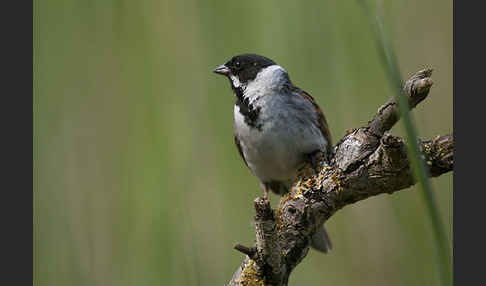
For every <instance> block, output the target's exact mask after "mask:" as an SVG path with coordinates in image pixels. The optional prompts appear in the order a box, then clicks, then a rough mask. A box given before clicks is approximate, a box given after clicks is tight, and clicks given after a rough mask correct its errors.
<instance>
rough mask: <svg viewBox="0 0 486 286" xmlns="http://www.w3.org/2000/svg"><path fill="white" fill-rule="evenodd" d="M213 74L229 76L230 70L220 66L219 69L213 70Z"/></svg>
mask: <svg viewBox="0 0 486 286" xmlns="http://www.w3.org/2000/svg"><path fill="white" fill-rule="evenodd" d="M213 72H215V73H218V74H222V75H229V74H230V73H231V70H230V69H229V68H228V67H227V66H225V65H220V66H219V67H217V68H215V69H214V70H213Z"/></svg>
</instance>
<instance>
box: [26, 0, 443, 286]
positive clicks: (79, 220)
mask: <svg viewBox="0 0 486 286" xmlns="http://www.w3.org/2000/svg"><path fill="white" fill-rule="evenodd" d="M34 7H35V11H34V23H35V26H34V71H35V73H34V87H35V90H34V103H35V104H34V116H35V117H34V118H35V122H34V124H35V130H34V145H35V146H34V153H35V157H34V167H35V170H34V174H35V176H34V183H35V184H34V222H35V223H34V285H160V284H163V285H214V284H217V285H221V284H224V283H225V282H227V281H228V280H229V279H230V278H231V276H232V274H233V272H234V271H235V270H236V268H237V267H238V265H239V263H240V262H241V259H242V257H241V255H240V254H239V253H237V252H236V251H234V250H232V247H233V245H234V244H235V243H237V242H241V243H245V242H246V243H249V242H251V241H253V239H254V231H253V227H252V225H251V221H252V217H253V209H252V201H253V199H254V198H255V197H256V196H258V195H260V194H261V190H260V188H259V186H258V183H257V181H256V179H255V178H253V177H252V175H251V174H250V172H249V171H248V170H247V169H246V167H245V166H244V164H243V163H242V161H241V159H240V158H239V155H238V154H237V151H236V148H235V147H234V144H233V138H232V111H233V108H232V105H233V103H234V98H233V97H232V95H231V91H230V88H229V85H228V83H227V81H225V80H223V79H221V78H219V77H217V76H215V75H213V74H212V73H211V70H212V69H213V68H214V67H215V66H216V65H219V64H221V63H223V62H224V61H226V60H227V59H229V58H230V57H231V56H233V55H235V54H238V53H243V52H255V53H260V54H263V55H266V56H268V57H270V58H272V59H274V60H275V61H276V62H278V63H279V64H281V65H282V66H284V67H285V68H286V69H287V70H288V71H289V73H290V76H291V78H292V80H293V81H294V83H296V84H297V85H298V86H299V87H301V88H303V89H305V90H307V91H308V92H309V93H311V94H312V95H313V96H314V97H315V98H316V100H317V102H318V103H319V104H320V105H321V107H322V108H323V109H324V112H325V113H326V117H327V119H328V121H329V124H330V127H331V132H332V133H333V137H334V138H335V139H334V140H335V141H337V140H338V139H339V138H340V137H341V136H342V135H343V134H344V132H345V130H346V129H349V128H353V127H358V126H361V125H363V124H365V123H366V122H367V121H368V120H369V119H371V117H372V115H373V114H374V112H376V110H377V109H378V107H379V106H380V105H381V104H383V103H384V102H385V101H386V100H387V99H388V98H389V97H390V96H392V94H393V93H392V92H393V91H392V89H391V88H390V87H389V85H388V84H387V77H386V75H385V74H384V72H383V70H382V67H381V66H380V60H379V57H378V54H377V52H376V48H375V42H374V38H373V37H374V36H373V31H372V30H371V29H370V28H369V25H368V24H367V19H366V17H365V16H364V15H363V13H362V11H361V10H360V7H359V6H358V5H357V4H356V2H355V1H338V2H336V1H314V2H309V1H307V2H296V1H276V0H273V1H264V2H262V1H246V2H244V3H243V2H233V1H205V2H202V1H139V2H129V1H93V0H89V1H87V0H84V1H81V0H77V1H74V0H69V1H60V0H46V1H43V2H39V1H34ZM417 7H420V9H419V8H417ZM383 14H384V17H385V19H384V23H385V25H387V30H388V31H390V32H392V33H393V37H392V39H393V41H394V42H393V46H394V47H396V54H397V57H398V61H399V64H400V66H401V67H402V71H403V76H404V77H408V76H410V75H412V74H413V73H414V72H416V71H417V70H419V69H422V68H424V67H431V68H434V76H433V79H434V82H435V85H434V87H433V88H432V90H431V95H430V97H429V98H428V99H427V100H426V101H425V102H423V103H422V104H420V105H419V106H418V107H417V109H416V110H414V111H413V112H414V118H415V122H416V124H417V126H419V128H418V130H419V136H420V137H424V138H431V137H434V136H435V135H438V134H445V133H450V132H452V131H453V130H452V108H453V106H452V1H447V2H443V1H429V2H426V3H423V2H419V1H416V0H413V1H384V11H383ZM393 133H394V134H396V135H401V136H403V135H404V134H405V132H404V130H403V128H402V127H401V126H397V127H396V128H395V129H394V130H393ZM431 183H432V185H433V189H434V190H435V191H436V197H437V201H438V205H439V209H440V210H439V211H440V215H441V219H442V221H443V222H444V223H445V224H446V234H447V236H448V241H449V242H450V247H452V175H451V174H447V175H445V176H442V177H440V178H437V179H433V180H432V181H431ZM273 200H274V201H276V200H277V198H275V197H274V198H273ZM327 228H328V230H329V232H330V234H331V235H332V238H333V241H334V245H335V247H334V250H333V252H332V253H331V254H329V255H321V254H319V253H315V252H312V251H311V252H310V253H309V255H308V258H307V259H305V260H304V262H303V263H302V264H301V265H299V266H298V267H297V269H296V270H295V272H294V274H293V276H292V277H291V281H290V284H291V285H321V284H324V283H326V284H333V285H357V284H359V285H390V284H393V285H439V280H438V279H437V277H436V275H432V274H431V273H434V271H435V269H436V261H435V259H434V249H433V248H431V247H430V245H432V244H433V236H432V230H431V229H430V224H429V222H428V219H427V212H426V207H425V205H424V203H423V202H422V198H421V196H420V193H419V192H415V191H404V192H399V193H397V194H394V195H392V196H379V197H376V198H373V199H370V200H366V201H363V202H361V203H359V204H356V205H353V206H350V207H347V208H345V209H343V210H342V211H340V212H338V213H337V214H336V215H334V216H333V217H332V218H331V220H330V221H329V222H328V223H327Z"/></svg>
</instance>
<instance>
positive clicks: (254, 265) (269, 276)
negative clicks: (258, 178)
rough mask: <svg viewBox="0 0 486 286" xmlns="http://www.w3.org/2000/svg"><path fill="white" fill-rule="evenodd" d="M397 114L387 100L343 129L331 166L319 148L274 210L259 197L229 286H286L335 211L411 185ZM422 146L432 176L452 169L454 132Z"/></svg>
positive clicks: (423, 87)
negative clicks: (251, 239)
mask: <svg viewBox="0 0 486 286" xmlns="http://www.w3.org/2000/svg"><path fill="white" fill-rule="evenodd" d="M431 74H432V70H430V69H426V70H422V71H419V72H417V73H416V74H415V75H413V76H412V77H411V78H410V79H409V80H408V81H407V82H406V83H405V84H404V88H403V91H404V95H405V96H407V98H408V102H409V106H410V108H411V109H412V108H414V107H415V106H416V105H417V104H418V103H420V102H421V101H423V100H424V99H425V98H426V97H427V95H428V93H429V90H430V87H431V86H432V80H431V79H430V76H431ZM398 120H399V112H398V106H397V103H396V101H395V100H394V99H391V100H389V101H388V102H387V103H386V104H385V105H383V106H382V107H380V108H379V110H378V112H377V114H376V115H375V116H374V117H373V119H372V120H371V121H370V122H369V123H368V125H367V126H364V127H361V128H357V129H354V130H352V131H350V132H348V134H347V135H345V136H344V137H343V138H342V139H341V140H340V141H339V142H338V143H337V145H336V146H335V147H334V156H333V158H332V160H331V162H330V163H329V164H323V163H322V154H318V155H317V156H318V158H317V159H318V160H319V162H321V164H320V166H321V168H320V170H319V171H318V172H316V171H315V170H314V169H313V168H311V167H310V166H305V167H303V168H302V169H301V170H300V172H299V176H298V180H297V181H296V182H295V183H294V188H293V189H292V191H291V192H290V193H289V194H287V195H285V196H284V197H282V199H281V200H280V204H279V206H278V208H277V210H276V211H275V212H274V211H273V210H272V209H271V207H270V204H269V202H268V201H264V200H263V199H261V198H257V199H256V200H255V202H254V207H255V211H256V215H255V230H256V244H255V246H252V247H246V246H243V245H237V246H235V249H237V250H239V251H240V252H242V253H244V254H246V257H245V259H244V261H243V263H242V264H241V265H240V267H239V268H238V269H237V271H236V272H235V273H234V275H233V278H232V279H231V281H230V282H229V283H228V285H287V283H288V279H289V276H290V274H291V272H292V270H293V269H294V268H295V267H296V266H297V265H298V264H299V263H300V262H301V261H302V259H304V258H305V256H306V255H307V252H308V251H309V243H310V237H311V236H312V234H313V233H314V232H315V231H316V230H317V229H318V227H320V226H321V225H322V224H323V223H324V222H325V221H326V220H327V219H329V218H330V217H331V216H332V215H333V214H334V213H335V212H336V211H338V210H339V209H341V208H343V207H344V206H346V205H349V204H353V203H356V202H358V201H360V200H364V199H366V198H369V197H372V196H376V195H379V194H383V193H388V194H392V193H394V192H396V191H399V190H403V189H406V188H408V187H410V186H412V185H414V184H415V179H414V178H413V175H412V170H411V167H410V162H409V160H408V157H407V148H406V145H405V142H404V140H403V139H401V138H399V137H396V136H392V135H390V134H389V133H388V131H389V130H390V129H391V128H392V127H393V125H394V124H395V123H396V122H397V121H398ZM420 147H421V151H422V154H423V158H424V160H425V162H426V164H427V166H428V168H429V174H430V176H431V177H436V176H440V175H441V174H443V173H446V172H449V171H452V169H453V163H454V161H453V154H454V152H453V148H454V139H453V136H452V135H445V136H438V137H436V138H435V139H432V140H426V141H420Z"/></svg>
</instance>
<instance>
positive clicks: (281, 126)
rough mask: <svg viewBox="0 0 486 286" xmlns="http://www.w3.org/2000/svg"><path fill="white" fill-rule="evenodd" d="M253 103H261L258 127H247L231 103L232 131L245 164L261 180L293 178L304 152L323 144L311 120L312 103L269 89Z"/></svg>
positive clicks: (323, 146)
mask: <svg viewBox="0 0 486 286" xmlns="http://www.w3.org/2000/svg"><path fill="white" fill-rule="evenodd" d="M254 105H256V106H258V107H261V110H260V114H259V117H258V118H259V119H258V120H259V123H261V124H262V129H261V131H260V130H258V129H256V128H251V127H249V126H248V125H247V124H246V123H245V120H244V117H243V115H242V114H241V113H240V111H239V107H238V106H237V105H235V107H234V128H235V133H236V135H237V136H238V139H239V140H240V145H241V148H242V151H243V154H244V156H245V159H246V162H247V163H248V166H249V167H250V169H251V170H252V171H253V173H254V174H255V176H257V177H258V178H259V179H260V181H262V182H270V181H285V180H291V179H293V178H294V177H295V175H296V171H297V169H298V168H299V167H300V166H301V165H302V163H303V162H304V159H305V156H304V154H307V153H310V152H313V151H314V150H317V149H320V150H323V149H324V148H325V146H326V142H325V140H324V137H323V136H322V134H321V132H320V130H319V129H318V127H317V126H316V125H315V124H314V123H313V122H314V121H313V119H312V112H314V111H313V109H312V106H310V105H309V106H307V103H306V101H300V100H299V98H298V97H295V96H294V97H292V96H282V95H276V94H275V95H274V94H271V93H269V92H268V91H267V93H266V94H264V96H261V97H259V98H258V99H257V100H256V101H255V102H254ZM293 106H294V107H295V108H293ZM306 109H307V110H306ZM303 111H304V112H303Z"/></svg>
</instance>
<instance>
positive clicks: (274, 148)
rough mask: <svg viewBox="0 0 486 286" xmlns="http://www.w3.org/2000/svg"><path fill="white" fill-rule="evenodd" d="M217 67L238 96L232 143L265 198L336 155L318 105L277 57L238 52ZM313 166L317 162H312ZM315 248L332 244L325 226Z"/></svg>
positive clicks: (285, 189) (313, 244)
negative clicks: (321, 156) (319, 155)
mask: <svg viewBox="0 0 486 286" xmlns="http://www.w3.org/2000/svg"><path fill="white" fill-rule="evenodd" d="M213 72H215V73H217V74H220V75H224V76H225V77H227V78H228V79H229V82H230V85H231V89H232V91H233V94H234V95H235V97H236V102H235V105H234V110H233V113H234V118H233V130H234V134H233V135H234V142H235V145H236V147H237V149H238V152H239V154H240V156H241V158H242V159H243V161H244V163H245V164H246V166H247V167H248V168H249V169H250V170H251V172H252V173H253V175H254V176H256V177H257V178H258V180H259V182H260V185H261V188H262V189H263V193H264V196H263V198H264V200H268V194H269V192H272V193H275V194H277V195H281V196H282V195H284V194H286V193H288V192H289V191H290V188H291V186H292V183H293V181H294V180H295V179H296V177H297V172H298V170H299V168H301V167H302V166H303V165H304V164H305V163H311V164H314V165H315V162H313V159H312V158H314V156H313V155H314V154H316V153H317V152H322V153H323V154H324V156H325V161H326V162H328V161H329V160H330V157H331V155H332V138H331V133H330V130H329V127H328V124H327V121H326V118H325V116H324V113H323V112H322V110H321V108H320V107H319V105H317V103H316V101H315V100H314V98H313V97H312V96H311V95H310V94H309V93H307V92H305V91H304V90H302V89H300V88H298V87H296V86H295V85H294V84H293V83H292V82H291V80H290V77H289V74H288V72H287V71H286V70H285V69H284V68H283V67H282V66H280V65H278V64H277V63H276V62H274V61H273V60H271V59H269V58H267V57H264V56H261V55H257V54H240V55H237V56H234V57H232V58H231V59H230V60H228V61H227V62H226V63H224V64H222V65H220V66H218V67H216V69H214V70H213ZM314 167H315V166H314ZM310 245H311V247H312V248H314V249H316V250H318V251H320V252H324V253H327V252H329V251H330V250H331V248H332V243H331V240H330V238H329V235H328V233H327V231H326V229H325V228H324V225H322V226H321V227H320V228H319V229H318V230H317V231H316V232H315V233H314V234H313V235H312V237H311V239H310Z"/></svg>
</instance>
